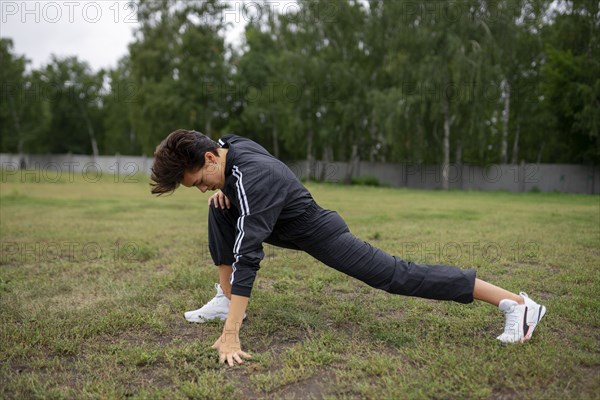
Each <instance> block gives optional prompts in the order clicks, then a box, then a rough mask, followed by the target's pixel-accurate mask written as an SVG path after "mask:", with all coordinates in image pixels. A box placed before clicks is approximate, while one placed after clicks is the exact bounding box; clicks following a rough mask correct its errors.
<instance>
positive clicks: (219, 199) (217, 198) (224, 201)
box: [208, 190, 231, 209]
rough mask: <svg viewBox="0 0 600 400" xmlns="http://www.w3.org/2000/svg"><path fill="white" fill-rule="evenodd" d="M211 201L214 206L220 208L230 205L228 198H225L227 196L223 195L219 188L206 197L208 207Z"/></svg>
mask: <svg viewBox="0 0 600 400" xmlns="http://www.w3.org/2000/svg"><path fill="white" fill-rule="evenodd" d="M211 203H212V204H214V206H215V208H219V207H221V208H222V209H225V207H227V208H230V207H231V203H230V202H229V199H228V198H227V196H225V193H223V192H221V191H220V190H219V191H218V192H217V193H215V194H213V195H212V196H210V197H209V198H208V206H209V207H210V205H211Z"/></svg>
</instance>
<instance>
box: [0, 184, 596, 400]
mask: <svg viewBox="0 0 600 400" xmlns="http://www.w3.org/2000/svg"><path fill="white" fill-rule="evenodd" d="M25 178H27V179H24V180H28V181H29V182H22V179H21V177H20V176H18V175H11V176H6V175H2V184H1V193H0V196H1V197H0V199H1V203H0V204H1V205H0V217H1V221H0V232H1V243H0V244H1V251H2V252H1V253H0V398H24V399H30V398H73V399H86V398H89V399H95V398H125V397H127V398H136V399H137V398H140V399H141V398H155V399H184V398H195V399H219V400H223V399H229V398H235V399H243V398H250V399H254V398H296V399H299V398H302V399H304V398H330V399H337V398H368V399H397V398H400V399H403V398H408V399H413V398H414V399H431V398H440V399H448V398H453V399H469V398H477V399H479V398H490V399H512V398H514V399H517V398H518V399H523V398H538V399H566V398H577V399H593V398H596V399H598V398H600V350H599V344H600V343H599V342H600V330H599V328H600V273H599V272H600V197H598V196H583V195H582V196H579V195H564V194H542V193H530V194H511V193H482V192H439V191H414V190H400V189H388V188H372V187H371V188H367V187H356V186H354V187H345V186H336V185H323V184H312V183H309V184H308V185H307V186H308V188H309V189H310V190H311V192H312V193H313V195H314V197H315V198H316V200H317V201H318V202H319V203H320V204H321V205H322V206H324V207H327V208H332V209H335V210H337V211H339V212H340V214H341V215H342V216H343V217H344V218H345V219H346V221H347V222H348V224H349V225H350V228H351V229H352V231H353V232H354V233H355V234H356V235H357V236H359V237H361V238H363V239H364V240H367V241H369V242H371V243H372V244H374V245H376V246H378V247H381V248H383V249H384V250H386V251H389V252H391V253H392V254H395V255H398V256H401V257H403V258H407V259H410V260H413V261H418V262H423V263H447V264H453V265H457V266H461V267H472V268H476V269H477V270H478V276H479V277H480V278H483V279H486V280H489V281H491V282H493V283H495V284H498V285H500V286H503V287H505V288H507V289H509V290H512V291H517V292H518V291H520V290H524V291H527V292H528V293H529V295H530V296H531V297H532V298H534V299H536V300H538V301H540V302H543V303H544V304H546V305H547V307H548V313H547V315H546V317H545V319H544V320H543V322H542V324H541V325H540V327H539V328H538V329H537V330H536V333H535V335H534V337H533V339H532V340H531V341H530V342H528V343H526V344H524V345H510V346H506V345H502V344H500V343H499V342H497V341H496V340H495V337H496V336H497V335H498V334H499V333H500V332H501V331H502V328H503V322H504V320H503V316H502V314H501V313H500V312H499V311H498V310H497V309H495V308H494V307H492V306H489V305H487V304H484V303H479V302H476V303H473V304H470V305H460V304H456V303H450V302H435V301H430V300H423V299H417V298H408V297H402V296H393V295H390V294H387V293H384V292H381V291H377V290H375V289H372V288H370V287H368V286H366V285H364V284H362V283H361V282H358V281H355V280H352V279H350V278H347V277H346V276H344V275H342V274H340V273H338V272H336V271H334V270H331V269H329V268H328V267H326V266H324V265H322V264H320V263H318V262H316V261H315V260H313V259H311V258H310V257H309V256H307V255H304V254H300V253H297V252H291V251H288V250H285V251H284V250H281V249H276V248H273V247H266V255H267V256H266V258H265V260H264V261H263V263H262V268H261V270H260V272H259V275H258V278H257V280H256V283H255V289H254V292H253V296H252V299H251V302H250V306H249V310H248V320H247V322H246V323H245V324H244V326H243V327H242V333H241V340H242V346H243V348H244V349H245V350H246V351H248V352H250V353H251V354H253V356H254V358H253V361H252V362H249V363H246V364H244V365H242V366H237V367H234V368H229V367H225V366H220V365H218V364H217V355H216V353H215V352H214V351H213V350H211V349H210V345H211V344H212V343H213V342H214V341H215V340H216V338H217V337H218V336H219V334H220V331H221V324H220V323H210V324H204V325H198V324H189V323H187V322H186V321H185V320H184V319H183V317H182V314H183V312H184V311H187V310H190V309H195V308H197V307H199V306H200V305H202V304H203V303H204V302H205V301H207V300H209V299H210V298H212V297H213V295H214V288H213V285H214V282H215V281H216V279H217V275H216V270H215V267H214V266H212V265H211V261H210V257H209V254H208V249H207V233H206V223H207V222H206V221H207V216H206V199H207V198H208V194H201V193H200V192H198V191H197V190H194V189H186V188H182V189H181V190H179V191H178V192H176V193H175V194H174V195H173V196H170V197H165V198H159V199H157V198H153V197H151V196H150V194H149V190H148V183H147V181H145V179H144V178H136V179H134V180H137V182H123V179H122V178H116V179H115V178H113V177H112V176H111V177H108V176H105V177H104V178H103V179H101V180H100V181H98V182H93V183H92V182H87V181H85V180H84V179H81V177H77V176H75V177H74V179H73V181H72V182H70V180H71V179H66V178H64V177H61V179H52V181H47V180H44V179H41V180H40V182H35V180H36V177H35V176H27V177H25ZM54 181H56V182H54ZM115 181H116V182H115Z"/></svg>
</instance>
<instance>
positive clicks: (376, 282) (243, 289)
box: [151, 130, 546, 365]
mask: <svg viewBox="0 0 600 400" xmlns="http://www.w3.org/2000/svg"><path fill="white" fill-rule="evenodd" d="M154 156H155V160H154V164H153V167H152V177H151V179H152V181H153V183H152V186H153V188H152V193H153V194H157V195H161V194H164V193H170V192H172V191H174V190H175V189H176V188H177V187H178V186H179V185H180V184H181V185H183V186H186V187H196V188H198V189H199V190H200V191H202V192H203V193H204V192H206V191H207V190H211V191H214V190H218V191H219V192H217V194H215V195H213V196H212V197H211V198H210V199H209V201H208V205H209V224H208V233H209V248H210V252H211V256H212V258H213V261H214V263H215V265H217V266H218V269H219V284H218V285H216V288H217V295H216V296H215V298H213V299H212V300H211V301H210V302H208V303H207V304H206V305H204V306H203V307H201V308H199V309H198V310H194V311H190V312H187V313H185V318H186V319H187V320H188V321H191V322H204V321H207V320H210V319H215V318H219V319H222V320H225V325H224V328H223V334H222V335H221V337H220V338H219V339H218V340H217V341H216V342H215V344H214V345H213V348H215V349H217V350H218V352H219V356H220V358H219V360H220V362H221V363H224V362H225V361H227V363H228V364H229V365H234V364H235V363H243V358H248V357H250V355H249V354H247V353H245V352H244V351H242V349H241V343H240V340H239V331H240V327H241V324H242V321H243V319H244V318H245V315H246V314H245V312H246V308H247V305H248V299H249V297H250V294H251V291H252V286H253V283H254V279H255V277H256V273H257V271H258V269H259V266H260V261H261V260H262V259H263V257H264V253H263V248H262V244H263V243H264V242H266V243H269V244H273V245H276V246H280V247H286V248H291V249H296V250H302V251H305V252H307V253H308V254H310V255H311V256H313V257H315V258H316V259H318V260H319V261H321V262H323V263H324V264H326V265H328V266H330V267H332V268H335V269H337V270H338V271H341V272H343V273H345V274H348V275H350V276H352V277H355V278H357V279H360V280H361V281H363V282H365V283H367V284H368V285H370V286H372V287H375V288H378V289H382V290H385V291H387V292H389V293H394V294H402V295H406V296H417V297H423V298H428V299H437V300H453V301H457V302H460V303H470V302H472V301H473V299H477V300H482V301H485V302H487V303H490V304H493V305H495V306H497V307H499V308H500V310H502V311H503V312H504V314H505V318H506V321H505V327H504V332H503V333H502V334H501V335H500V336H498V339H499V340H500V341H502V342H504V343H516V342H524V341H527V340H529V339H531V336H532V334H533V331H534V330H535V328H536V326H537V324H538V323H539V321H540V320H541V319H542V317H543V316H544V314H545V312H546V308H545V307H544V306H542V305H539V304H537V303H536V302H534V301H533V300H531V299H530V298H529V297H527V295H526V294H525V293H523V292H521V293H520V294H518V295H517V294H514V293H511V292H509V291H507V290H504V289H502V288H499V287H497V286H494V285H492V284H490V283H487V282H485V281H482V280H480V279H477V278H476V271H475V270H473V269H467V270H462V269H459V268H456V267H452V266H447V265H418V264H414V263H412V262H407V261H404V260H402V259H400V258H397V257H394V256H391V255H389V254H387V253H386V252H384V251H382V250H380V249H378V248H376V247H373V246H371V245H370V244H368V243H366V242H364V241H362V240H360V239H358V238H356V237H355V236H354V235H352V234H351V233H350V231H349V230H348V226H347V225H346V223H345V222H344V220H343V219H342V218H341V217H340V216H339V215H338V214H337V213H336V212H334V211H329V210H325V209H323V208H321V207H320V206H319V205H318V204H317V203H316V202H315V201H314V200H313V198H312V196H311V195H310V193H309V192H308V190H307V189H306V188H305V187H304V186H303V185H302V183H301V182H300V181H299V180H298V179H297V178H296V176H295V175H294V174H293V173H292V172H291V170H290V169H289V168H288V167H287V166H286V165H285V164H283V163H282V162H281V161H279V160H277V159H276V158H275V157H273V156H272V155H271V154H269V152H267V151H266V150H265V149H264V148H263V147H261V146H260V145H258V144H257V143H255V142H253V141H252V140H249V139H246V138H243V137H240V136H236V135H227V136H224V137H223V138H221V139H220V140H219V142H218V143H216V142H214V141H213V140H211V139H210V138H208V137H207V136H205V135H203V134H201V133H198V132H195V131H187V130H177V131H175V132H172V133H171V134H170V135H169V136H168V137H167V138H166V139H165V140H163V141H162V142H161V143H160V145H159V146H158V147H157V148H156V152H155V154H154Z"/></svg>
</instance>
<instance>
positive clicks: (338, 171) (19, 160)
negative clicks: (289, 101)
mask: <svg viewBox="0 0 600 400" xmlns="http://www.w3.org/2000/svg"><path fill="white" fill-rule="evenodd" d="M152 162H153V159H152V158H149V157H144V156H141V157H140V156H121V155H116V156H98V157H93V156H88V155H75V154H59V155H33V154H24V155H18V154H0V168H2V169H3V170H4V174H3V175H2V176H3V180H6V179H7V177H8V176H10V175H18V176H21V177H26V176H27V175H30V176H31V175H32V174H37V175H36V177H37V179H38V180H45V181H50V182H52V181H56V180H57V176H58V174H64V173H68V174H75V173H77V174H84V176H85V177H88V178H90V177H93V178H90V179H98V177H99V176H101V175H103V174H109V175H120V176H124V177H125V178H127V177H133V176H135V175H136V174H139V173H141V174H146V175H149V174H150V168H151V167H152ZM288 166H289V167H290V168H291V170H292V171H293V172H294V174H295V175H296V176H298V177H299V178H304V179H306V178H308V174H309V172H308V164H307V162H306V161H299V162H293V163H289V164H288ZM310 171H311V172H310V174H311V176H310V178H312V179H318V180H323V181H326V182H337V183H343V182H347V181H348V180H350V179H352V178H354V179H356V178H363V179H365V178H370V179H371V180H372V181H374V182H379V183H381V184H385V185H389V186H393V187H407V188H415V189H439V188H441V186H442V173H443V172H444V170H443V169H442V168H441V166H439V165H421V164H410V163H403V164H391V163H371V162H359V163H355V164H353V165H351V164H350V163H345V162H329V163H325V162H321V161H317V162H315V163H314V165H312V168H311V169H310ZM446 172H447V174H448V181H449V187H450V189H459V190H482V191H494V190H507V191H511V192H530V191H540V192H561V193H584V194H600V167H594V166H585V165H570V164H524V163H522V164H520V165H512V164H491V165H487V166H475V165H455V164H451V165H449V166H448V168H447V169H446Z"/></svg>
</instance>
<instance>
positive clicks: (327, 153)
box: [319, 145, 333, 182]
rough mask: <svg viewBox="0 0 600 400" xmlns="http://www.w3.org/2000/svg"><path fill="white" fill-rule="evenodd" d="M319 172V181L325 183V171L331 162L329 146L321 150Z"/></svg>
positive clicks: (331, 153)
mask: <svg viewBox="0 0 600 400" xmlns="http://www.w3.org/2000/svg"><path fill="white" fill-rule="evenodd" d="M321 160H322V161H321V171H320V174H319V181H321V182H325V181H326V180H327V178H328V176H327V169H328V168H329V163H331V161H333V149H332V148H331V146H330V145H327V146H325V148H324V149H323V158H322V159H321Z"/></svg>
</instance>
